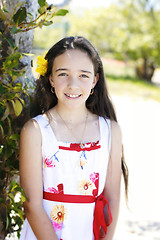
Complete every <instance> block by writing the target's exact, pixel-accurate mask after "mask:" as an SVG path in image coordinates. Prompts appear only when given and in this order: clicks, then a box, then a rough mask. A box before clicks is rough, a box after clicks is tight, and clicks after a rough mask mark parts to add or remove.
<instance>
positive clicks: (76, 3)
mask: <svg viewBox="0 0 160 240" xmlns="http://www.w3.org/2000/svg"><path fill="white" fill-rule="evenodd" d="M47 2H48V3H49V4H51V3H52V4H57V3H61V2H62V0H47ZM111 2H112V3H113V2H114V0H71V2H70V8H71V9H73V8H77V7H81V8H93V7H108V6H109V5H110V3H111Z"/></svg>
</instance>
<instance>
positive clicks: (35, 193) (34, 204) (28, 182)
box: [20, 120, 58, 240]
mask: <svg viewBox="0 0 160 240" xmlns="http://www.w3.org/2000/svg"><path fill="white" fill-rule="evenodd" d="M41 152H42V150H41V133H40V129H39V126H38V124H37V122H36V121H34V120H30V121H29V122H27V123H26V124H25V125H24V127H23V129H22V131H21V138H20V181H21V186H22V187H23V188H24V191H25V193H26V196H27V198H28V201H26V202H25V203H24V208H25V214H26V217H27V219H28V221H29V223H30V226H31V228H32V230H33V232H34V234H35V236H36V238H37V239H38V240H44V239H47V240H58V238H57V236H56V233H55V231H54V229H53V227H52V224H51V221H50V219H49V217H48V215H47V214H46V212H45V210H44V208H43V206H42V198H43V182H42V154H41Z"/></svg>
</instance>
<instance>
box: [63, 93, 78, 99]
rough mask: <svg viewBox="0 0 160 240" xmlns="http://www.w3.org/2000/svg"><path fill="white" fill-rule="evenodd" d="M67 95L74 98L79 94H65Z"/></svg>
mask: <svg viewBox="0 0 160 240" xmlns="http://www.w3.org/2000/svg"><path fill="white" fill-rule="evenodd" d="M66 95H67V96H68V97H71V98H76V97H78V96H79V95H75V94H66Z"/></svg>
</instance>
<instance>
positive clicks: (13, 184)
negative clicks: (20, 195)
mask: <svg viewBox="0 0 160 240" xmlns="http://www.w3.org/2000/svg"><path fill="white" fill-rule="evenodd" d="M16 185H17V183H16V181H15V180H13V181H12V182H11V184H10V186H9V192H11V191H12V189H13V187H14V186H16Z"/></svg>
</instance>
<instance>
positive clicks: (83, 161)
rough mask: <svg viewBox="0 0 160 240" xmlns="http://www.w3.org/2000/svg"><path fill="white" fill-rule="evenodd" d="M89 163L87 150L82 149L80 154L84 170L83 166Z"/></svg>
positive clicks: (81, 165)
mask: <svg viewBox="0 0 160 240" xmlns="http://www.w3.org/2000/svg"><path fill="white" fill-rule="evenodd" d="M86 163H87V157H86V153H85V151H82V153H81V155H80V167H81V169H82V170H83V166H84V165H85V164H86Z"/></svg>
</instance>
